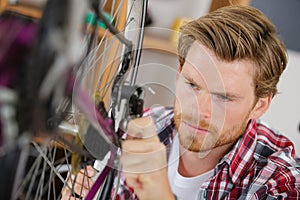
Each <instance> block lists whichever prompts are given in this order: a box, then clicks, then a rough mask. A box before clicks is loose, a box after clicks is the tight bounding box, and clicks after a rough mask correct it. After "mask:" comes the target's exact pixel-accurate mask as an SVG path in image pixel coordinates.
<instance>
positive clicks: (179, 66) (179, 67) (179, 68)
mask: <svg viewBox="0 0 300 200" xmlns="http://www.w3.org/2000/svg"><path fill="white" fill-rule="evenodd" d="M181 70H182V67H181V65H180V64H178V66H177V72H176V80H177V79H178V78H179V74H180V72H181Z"/></svg>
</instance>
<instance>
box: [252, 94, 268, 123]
mask: <svg viewBox="0 0 300 200" xmlns="http://www.w3.org/2000/svg"><path fill="white" fill-rule="evenodd" d="M272 96H273V94H270V95H268V96H267V97H264V98H258V100H257V102H256V104H255V106H254V108H253V110H252V111H251V113H250V119H257V118H260V117H261V116H262V115H263V114H264V113H265V112H266V111H267V110H268V108H269V106H270V103H271V100H272Z"/></svg>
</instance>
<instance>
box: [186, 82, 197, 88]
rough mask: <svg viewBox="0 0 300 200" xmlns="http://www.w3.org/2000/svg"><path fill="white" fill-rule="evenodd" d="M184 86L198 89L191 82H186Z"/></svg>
mask: <svg viewBox="0 0 300 200" xmlns="http://www.w3.org/2000/svg"><path fill="white" fill-rule="evenodd" d="M186 84H187V85H188V86H189V87H191V88H192V89H199V87H198V86H197V85H195V84H194V83H191V82H186Z"/></svg>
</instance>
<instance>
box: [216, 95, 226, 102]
mask: <svg viewBox="0 0 300 200" xmlns="http://www.w3.org/2000/svg"><path fill="white" fill-rule="evenodd" d="M215 97H216V98H217V99H218V100H221V101H230V99H229V98H228V97H227V96H226V95H215Z"/></svg>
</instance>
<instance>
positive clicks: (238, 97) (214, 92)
mask: <svg viewBox="0 0 300 200" xmlns="http://www.w3.org/2000/svg"><path fill="white" fill-rule="evenodd" d="M183 75H184V78H185V79H186V80H187V81H189V82H191V83H193V84H194V85H196V86H197V87H199V88H202V87H201V86H200V85H199V84H197V82H196V81H195V80H194V79H193V78H192V77H189V76H188V75H187V74H183ZM209 93H210V94H212V95H217V96H225V97H228V98H230V99H241V98H242V96H240V95H238V94H234V93H230V92H218V91H209Z"/></svg>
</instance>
